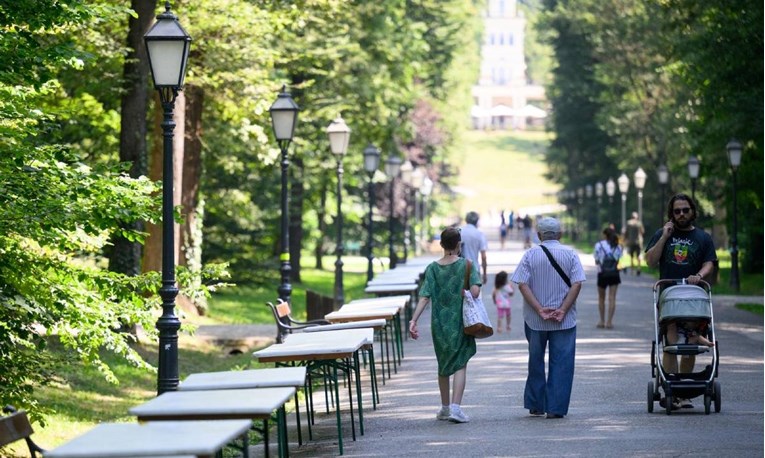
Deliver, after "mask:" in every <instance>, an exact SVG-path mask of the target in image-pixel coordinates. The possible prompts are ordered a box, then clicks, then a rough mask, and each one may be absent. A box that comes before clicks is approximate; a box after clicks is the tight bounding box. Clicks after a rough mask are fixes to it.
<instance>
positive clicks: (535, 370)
mask: <svg viewBox="0 0 765 458" xmlns="http://www.w3.org/2000/svg"><path fill="white" fill-rule="evenodd" d="M537 233H538V235H539V239H540V241H541V243H540V244H539V245H537V246H536V247H534V248H531V249H530V250H528V251H527V252H526V253H524V255H523V258H521V262H520V263H519V264H518V268H517V269H516V271H515V273H514V274H513V278H512V281H513V282H515V283H517V284H518V290H519V291H520V292H521V295H522V296H523V320H524V330H525V334H526V341H527V342H528V344H529V374H528V377H527V379H526V388H525V390H524V393H523V406H524V408H526V409H529V413H530V414H531V415H533V416H540V415H544V414H545V413H547V418H563V417H564V416H565V415H567V414H568V407H569V402H570V400H571V387H572V385H573V382H574V356H575V354H576V298H577V296H578V295H579V291H580V290H581V289H582V282H584V281H585V276H584V269H582V264H581V262H579V256H578V255H577V254H576V252H575V251H574V250H572V249H570V248H568V247H565V246H563V245H561V243H560V237H561V229H560V222H559V221H558V220H557V219H555V218H542V219H541V220H540V221H539V223H538V224H537ZM555 266H557V267H555ZM548 344H549V346H550V350H549V358H548V359H549V373H548V374H547V375H546V374H545V353H546V349H547V346H548Z"/></svg>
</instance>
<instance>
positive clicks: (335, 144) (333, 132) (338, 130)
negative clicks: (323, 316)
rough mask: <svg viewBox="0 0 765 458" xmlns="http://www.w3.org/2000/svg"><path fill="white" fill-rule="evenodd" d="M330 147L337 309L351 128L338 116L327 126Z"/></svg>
mask: <svg viewBox="0 0 765 458" xmlns="http://www.w3.org/2000/svg"><path fill="white" fill-rule="evenodd" d="M327 136H328V137H329V149H330V151H332V154H334V155H335V158H336V159H337V247H336V252H337V260H336V261H335V310H337V309H339V308H340V307H342V305H343V304H344V303H345V294H344V293H343V156H344V155H345V152H346V151H347V150H348V141H349V140H350V138H351V129H350V128H349V127H348V125H347V124H345V121H343V118H342V117H341V116H338V117H337V118H335V120H334V121H332V123H331V124H330V125H329V127H327Z"/></svg>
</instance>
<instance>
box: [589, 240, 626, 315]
mask: <svg viewBox="0 0 765 458" xmlns="http://www.w3.org/2000/svg"><path fill="white" fill-rule="evenodd" d="M621 257H622V247H621V245H619V236H617V235H616V231H615V230H613V229H611V228H610V227H607V228H605V229H603V240H601V241H600V242H598V243H596V244H595V264H596V265H597V266H598V313H599V314H600V321H599V322H598V325H597V327H599V328H603V327H605V328H606V329H611V328H613V327H614V326H613V319H614V312H615V311H616V290H617V289H618V288H619V284H620V283H621V282H622V280H621V278H620V276H619V258H621ZM606 290H608V318H607V319H606V315H605V314H606Z"/></svg>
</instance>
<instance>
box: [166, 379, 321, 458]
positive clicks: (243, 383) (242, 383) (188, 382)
mask: <svg viewBox="0 0 765 458" xmlns="http://www.w3.org/2000/svg"><path fill="white" fill-rule="evenodd" d="M305 372H306V369H305V367H273V368H265V369H250V370H244V371H222V372H202V373H197V374H191V375H189V376H188V377H186V379H185V380H183V381H182V382H181V383H180V384H179V385H178V391H198V390H237V389H246V388H268V387H274V386H294V387H295V389H300V388H303V387H304V385H305ZM295 421H296V422H297V434H298V445H303V432H302V428H301V423H300V403H299V402H298V397H297V392H295Z"/></svg>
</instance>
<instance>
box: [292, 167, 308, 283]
mask: <svg viewBox="0 0 765 458" xmlns="http://www.w3.org/2000/svg"><path fill="white" fill-rule="evenodd" d="M291 170H292V173H291V179H292V182H291V183H290V190H291V193H292V195H291V198H290V215H289V216H290V223H289V231H290V266H291V267H292V274H291V275H292V281H293V282H295V283H299V282H300V252H301V248H302V246H303V200H304V198H305V187H304V186H303V175H304V171H305V169H304V164H303V158H302V157H297V156H295V157H294V158H293V160H292V167H291Z"/></svg>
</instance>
